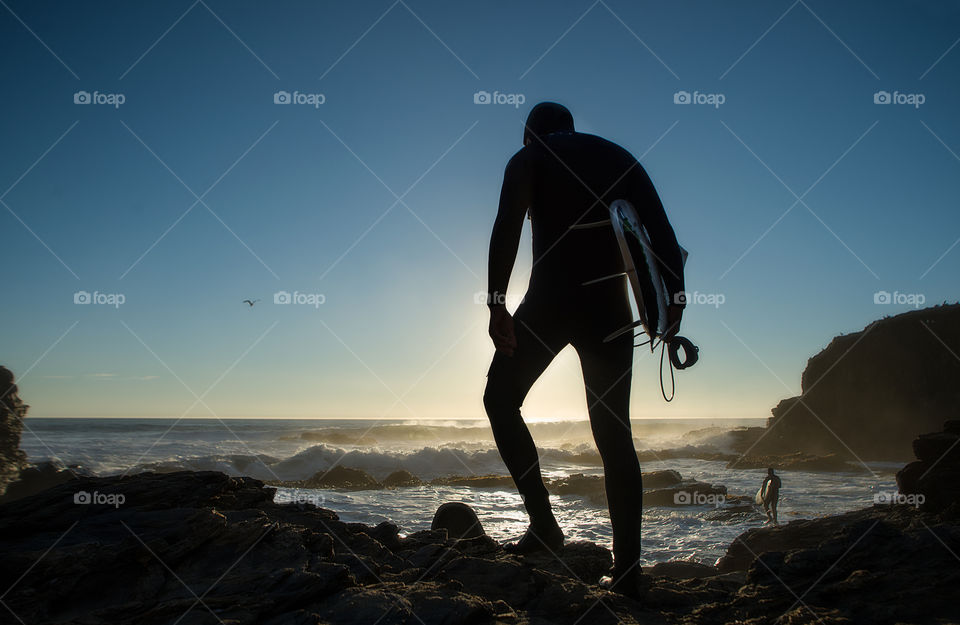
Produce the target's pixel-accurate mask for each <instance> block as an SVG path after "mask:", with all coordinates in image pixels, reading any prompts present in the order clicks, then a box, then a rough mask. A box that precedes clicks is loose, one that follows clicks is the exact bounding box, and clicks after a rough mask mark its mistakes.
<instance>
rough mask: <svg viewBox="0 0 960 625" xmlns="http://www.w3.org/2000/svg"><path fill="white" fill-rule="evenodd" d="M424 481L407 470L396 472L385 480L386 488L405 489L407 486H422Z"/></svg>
mask: <svg viewBox="0 0 960 625" xmlns="http://www.w3.org/2000/svg"><path fill="white" fill-rule="evenodd" d="M423 484H424V482H423V480H421V479H420V478H419V477H417V476H416V475H414V474H413V473H410V472H409V471H407V470H406V469H400V470H399V471H394V472H393V473H391V474H390V475H388V476H387V477H386V478H384V480H383V487H384V488H403V487H407V486H422V485H423Z"/></svg>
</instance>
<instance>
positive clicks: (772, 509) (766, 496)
mask: <svg viewBox="0 0 960 625" xmlns="http://www.w3.org/2000/svg"><path fill="white" fill-rule="evenodd" d="M780 486H781V482H780V477H779V476H778V475H776V474H775V473H774V472H773V467H770V468H768V469H767V477H765V478H764V479H763V484H761V485H760V492H761V493H762V497H763V509H764V511H765V512H766V513H767V521H770V522H771V523H773V524H774V525H776V524H777V523H778V522H777V504H778V503H780Z"/></svg>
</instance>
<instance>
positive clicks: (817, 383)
mask: <svg viewBox="0 0 960 625" xmlns="http://www.w3.org/2000/svg"><path fill="white" fill-rule="evenodd" d="M957 353H960V304H944V305H942V306H934V307H931V308H925V309H922V310H915V311H911V312H907V313H903V314H899V315H896V316H893V317H886V318H884V319H880V320H878V321H874V322H873V323H871V324H869V325H868V326H867V327H866V328H864V329H863V330H861V331H859V332H853V333H851V334H846V335H841V336H838V337H836V338H834V339H833V340H832V341H831V342H830V344H829V345H828V346H827V347H826V348H825V349H824V350H823V351H821V352H820V353H819V354H817V355H815V356H813V357H812V358H811V359H810V360H809V361H808V362H807V367H806V369H805V370H804V372H803V377H802V381H801V390H802V391H803V394H802V395H801V396H799V397H791V398H789V399H785V400H783V401H781V402H780V403H779V404H778V405H777V406H776V407H775V408H774V409H773V410H772V413H773V417H772V418H771V419H770V420H769V421H768V425H767V430H768V431H767V432H765V433H764V434H763V436H762V438H758V440H757V441H756V446H755V447H754V449H753V450H752V451H753V453H755V454H758V455H771V454H783V453H793V452H796V451H802V452H805V453H810V454H816V455H826V454H830V453H835V454H838V455H840V456H843V457H846V458H848V459H850V460H855V459H856V458H860V459H863V460H909V459H910V456H911V455H912V454H911V453H910V452H911V450H910V445H909V441H911V440H913V439H914V438H915V437H916V435H917V434H918V433H920V432H933V431H936V430H937V429H938V428H940V427H941V425H942V420H943V417H944V415H951V414H956V412H957V406H960V384H957V380H958V379H960V360H957V358H956V357H955V354H957Z"/></svg>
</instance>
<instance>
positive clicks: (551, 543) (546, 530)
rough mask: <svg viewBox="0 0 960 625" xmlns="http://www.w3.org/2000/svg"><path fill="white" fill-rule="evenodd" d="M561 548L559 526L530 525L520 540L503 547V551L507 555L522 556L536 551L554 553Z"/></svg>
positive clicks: (561, 538) (561, 541) (561, 535)
mask: <svg viewBox="0 0 960 625" xmlns="http://www.w3.org/2000/svg"><path fill="white" fill-rule="evenodd" d="M562 546H563V530H561V529H560V526H559V525H552V526H551V525H548V526H546V527H536V526H534V525H530V527H528V528H527V531H526V532H525V533H524V535H523V536H522V537H521V538H520V540H518V541H517V542H515V543H509V544H506V545H504V546H503V550H504V551H506V552H507V553H513V554H517V555H522V554H527V553H535V552H537V551H547V550H549V551H556V550H557V549H559V548H560V547H562Z"/></svg>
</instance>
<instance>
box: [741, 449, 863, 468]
mask: <svg viewBox="0 0 960 625" xmlns="http://www.w3.org/2000/svg"><path fill="white" fill-rule="evenodd" d="M768 467H773V468H774V469H775V470H777V471H830V472H834V473H836V472H863V471H866V470H867V467H865V466H863V465H862V464H860V463H859V462H857V461H856V460H853V461H851V460H850V459H848V458H847V457H845V456H841V455H839V454H833V453H831V454H823V455H817V454H808V453H804V452H796V453H792V454H774V455H764V456H756V455H747V456H738V457H737V458H734V459H733V460H730V461H729V462H728V463H727V468H728V469H740V470H745V469H766V468H768Z"/></svg>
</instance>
